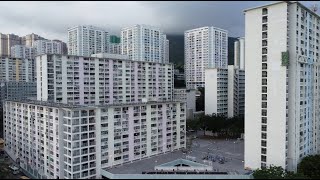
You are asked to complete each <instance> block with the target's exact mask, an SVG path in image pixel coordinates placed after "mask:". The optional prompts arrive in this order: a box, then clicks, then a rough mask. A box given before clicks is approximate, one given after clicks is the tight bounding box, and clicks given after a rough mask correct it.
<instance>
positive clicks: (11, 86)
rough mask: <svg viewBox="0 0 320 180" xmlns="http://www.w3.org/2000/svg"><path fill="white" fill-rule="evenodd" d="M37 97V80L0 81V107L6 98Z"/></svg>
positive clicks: (0, 107)
mask: <svg viewBox="0 0 320 180" xmlns="http://www.w3.org/2000/svg"><path fill="white" fill-rule="evenodd" d="M30 98H31V99H36V98H37V83H36V82H21V81H20V82H19V81H0V109H2V103H3V101H4V100H5V99H30Z"/></svg>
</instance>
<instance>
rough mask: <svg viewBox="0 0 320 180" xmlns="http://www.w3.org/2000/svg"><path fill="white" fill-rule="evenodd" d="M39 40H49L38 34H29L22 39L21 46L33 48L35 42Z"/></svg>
mask: <svg viewBox="0 0 320 180" xmlns="http://www.w3.org/2000/svg"><path fill="white" fill-rule="evenodd" d="M37 40H47V39H45V38H43V37H41V36H39V35H37V34H34V33H32V34H28V35H25V36H23V37H21V45H25V46H27V47H33V46H34V42H35V41H37Z"/></svg>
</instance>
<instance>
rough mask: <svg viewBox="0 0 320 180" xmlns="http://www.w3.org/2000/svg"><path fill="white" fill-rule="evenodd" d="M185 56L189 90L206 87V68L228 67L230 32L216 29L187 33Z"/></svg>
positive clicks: (206, 28) (189, 31)
mask: <svg viewBox="0 0 320 180" xmlns="http://www.w3.org/2000/svg"><path fill="white" fill-rule="evenodd" d="M184 54H185V56H184V58H185V60H184V61H185V76H186V86H187V89H197V88H198V87H204V86H205V69H206V68H227V66H228V32H227V31H226V30H224V29H220V28H216V27H201V28H197V29H192V30H188V31H185V33H184Z"/></svg>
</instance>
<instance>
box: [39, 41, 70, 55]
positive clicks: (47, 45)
mask: <svg viewBox="0 0 320 180" xmlns="http://www.w3.org/2000/svg"><path fill="white" fill-rule="evenodd" d="M33 47H34V49H35V52H36V55H40V54H63V51H65V50H64V49H63V48H64V47H63V42H61V41H60V42H59V41H50V40H37V41H35V42H34V43H33Z"/></svg>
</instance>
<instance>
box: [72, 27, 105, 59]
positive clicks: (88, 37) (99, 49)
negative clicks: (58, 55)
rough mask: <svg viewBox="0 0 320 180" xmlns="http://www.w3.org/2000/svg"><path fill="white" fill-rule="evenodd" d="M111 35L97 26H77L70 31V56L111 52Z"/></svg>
mask: <svg viewBox="0 0 320 180" xmlns="http://www.w3.org/2000/svg"><path fill="white" fill-rule="evenodd" d="M109 41H110V40H109V33H108V32H107V31H106V30H104V29H102V28H98V27H95V26H76V27H72V28H69V29H68V54H69V55H76V56H90V55H91V54H97V53H108V52H109Z"/></svg>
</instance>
